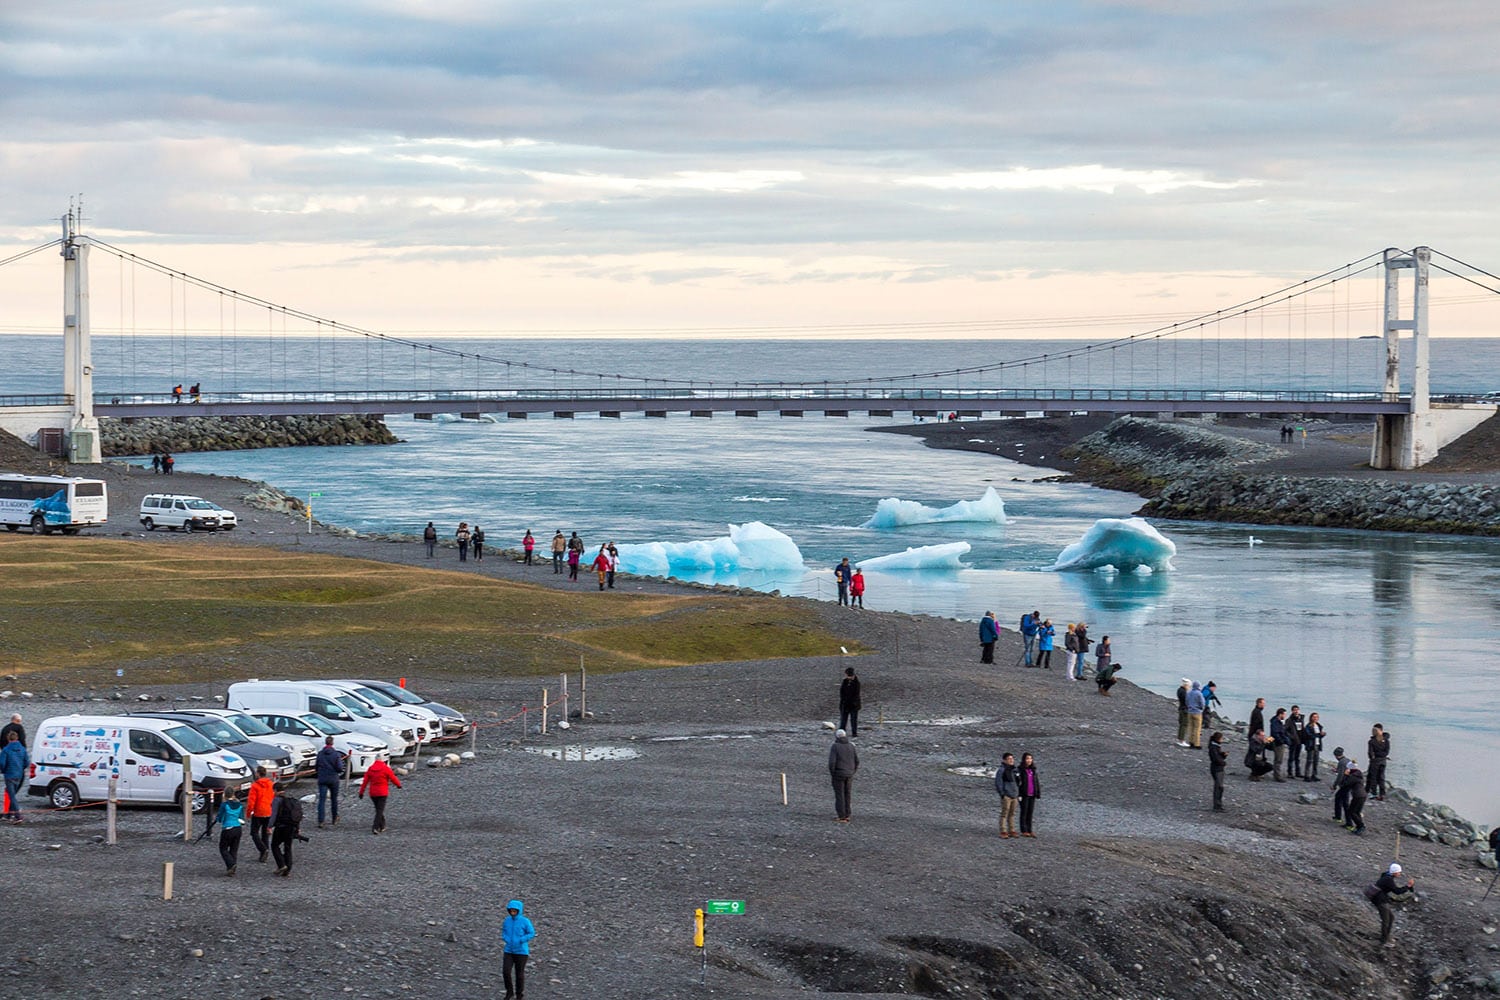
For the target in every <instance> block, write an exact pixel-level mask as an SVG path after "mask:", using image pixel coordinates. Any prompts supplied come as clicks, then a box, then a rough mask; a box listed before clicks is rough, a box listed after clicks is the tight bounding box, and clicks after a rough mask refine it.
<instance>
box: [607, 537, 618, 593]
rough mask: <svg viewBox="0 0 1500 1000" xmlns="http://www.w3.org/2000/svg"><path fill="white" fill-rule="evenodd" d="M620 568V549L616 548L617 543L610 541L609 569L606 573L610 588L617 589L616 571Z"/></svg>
mask: <svg viewBox="0 0 1500 1000" xmlns="http://www.w3.org/2000/svg"><path fill="white" fill-rule="evenodd" d="M619 569H620V550H619V549H617V548H615V543H614V542H610V543H609V570H608V572H607V573H606V574H605V578H606V581H607V583H608V586H609V589H610V590H614V589H615V573H616V572H618V571H619Z"/></svg>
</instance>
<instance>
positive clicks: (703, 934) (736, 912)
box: [693, 899, 745, 985]
mask: <svg viewBox="0 0 1500 1000" xmlns="http://www.w3.org/2000/svg"><path fill="white" fill-rule="evenodd" d="M709 913H712V914H714V915H715V916H720V917H742V916H744V915H745V901H744V900H743V899H710V900H706V901H705V902H704V903H703V906H702V907H700V908H699V909H697V910H694V911H693V944H694V945H695V946H696V947H697V948H698V950H699V952H700V953H701V954H702V957H703V969H702V972H701V973H700V974H699V976H698V981H699V983H700V984H702V985H707V984H708V943H707V942H708V921H707V920H705V919H704V915H705V914H709Z"/></svg>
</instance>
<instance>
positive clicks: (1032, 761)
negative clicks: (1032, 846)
mask: <svg viewBox="0 0 1500 1000" xmlns="http://www.w3.org/2000/svg"><path fill="white" fill-rule="evenodd" d="M1020 772H1021V773H1020V775H1019V784H1020V789H1021V836H1023V837H1035V836H1036V834H1034V833H1032V832H1031V817H1032V814H1033V813H1035V812H1036V803H1037V800H1038V799H1040V798H1041V797H1042V779H1041V778H1040V777H1039V776H1038V775H1037V773H1036V758H1034V757H1032V756H1031V754H1029V753H1023V754H1022V755H1021V767H1020Z"/></svg>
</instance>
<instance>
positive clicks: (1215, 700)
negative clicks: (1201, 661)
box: [1203, 681, 1224, 718]
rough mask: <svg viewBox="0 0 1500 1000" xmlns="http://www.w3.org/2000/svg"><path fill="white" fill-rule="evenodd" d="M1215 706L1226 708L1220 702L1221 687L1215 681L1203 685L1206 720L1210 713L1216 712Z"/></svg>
mask: <svg viewBox="0 0 1500 1000" xmlns="http://www.w3.org/2000/svg"><path fill="white" fill-rule="evenodd" d="M1215 705H1218V706H1219V707H1220V708H1223V707H1224V703H1223V702H1222V701H1220V700H1219V685H1217V684H1215V683H1214V682H1213V681H1209V682H1208V683H1207V684H1205V685H1203V715H1204V717H1205V718H1206V717H1207V716H1208V714H1209V713H1210V712H1212V711H1214V706H1215Z"/></svg>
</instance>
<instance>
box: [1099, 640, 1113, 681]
mask: <svg viewBox="0 0 1500 1000" xmlns="http://www.w3.org/2000/svg"><path fill="white" fill-rule="evenodd" d="M1114 655H1115V651H1114V650H1113V649H1112V648H1111V647H1110V645H1109V636H1107V635H1106V636H1104V637H1103V638H1101V639H1100V640H1099V648H1098V649H1096V650H1094V656H1095V659H1094V674H1095V676H1096V677H1097V676H1098V674H1099V671H1101V670H1103V669H1104V668H1105V667H1107V666H1109V663H1110V661H1111V660H1112V659H1114Z"/></svg>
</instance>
